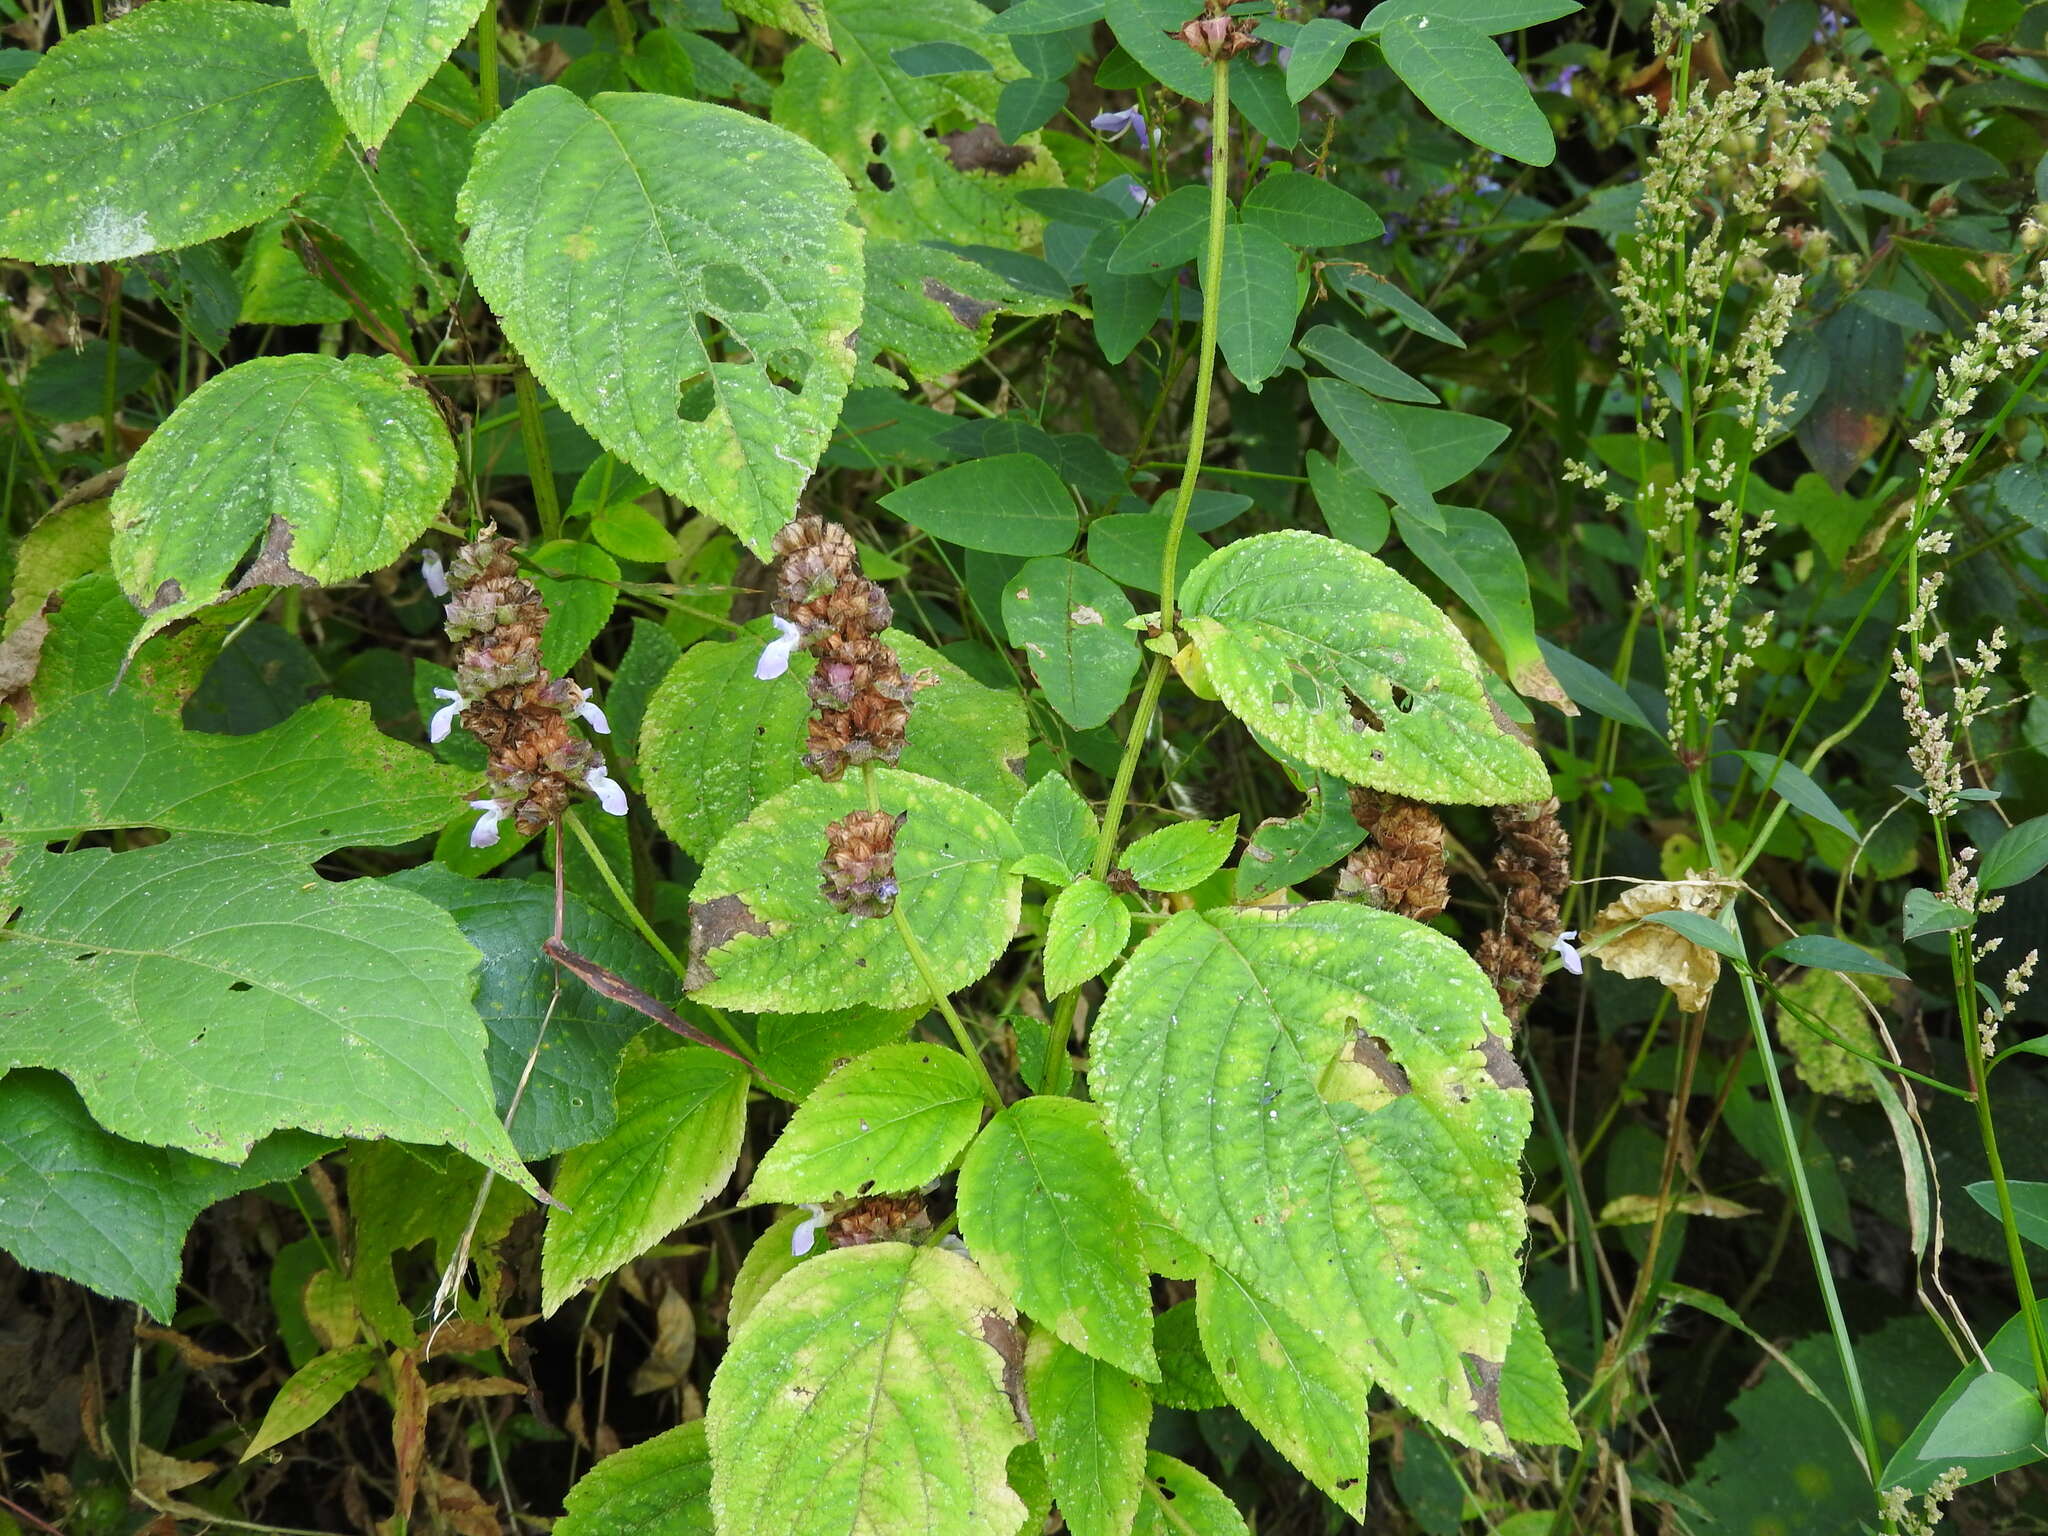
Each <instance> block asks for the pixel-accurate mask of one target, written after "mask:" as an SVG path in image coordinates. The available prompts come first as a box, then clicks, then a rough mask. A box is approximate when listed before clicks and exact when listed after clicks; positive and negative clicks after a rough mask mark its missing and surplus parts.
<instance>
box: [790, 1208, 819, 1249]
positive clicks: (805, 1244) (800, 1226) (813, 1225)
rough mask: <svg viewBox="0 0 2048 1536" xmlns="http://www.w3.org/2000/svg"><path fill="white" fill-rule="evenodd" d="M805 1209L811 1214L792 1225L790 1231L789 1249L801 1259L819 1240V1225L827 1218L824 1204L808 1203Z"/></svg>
mask: <svg viewBox="0 0 2048 1536" xmlns="http://www.w3.org/2000/svg"><path fill="white" fill-rule="evenodd" d="M804 1209H805V1210H807V1211H809V1212H810V1213H811V1214H810V1215H808V1216H806V1217H805V1218H804V1219H803V1220H802V1221H800V1222H798V1223H797V1224H796V1225H795V1226H794V1227H792V1228H791V1229H790V1233H789V1251H790V1253H791V1254H792V1255H794V1256H795V1257H797V1258H799V1259H800V1258H802V1257H803V1256H804V1255H805V1254H807V1253H809V1252H810V1251H811V1248H812V1246H813V1245H814V1244H816V1242H817V1241H818V1226H819V1224H820V1223H821V1222H823V1221H824V1219H825V1207H823V1206H822V1205H809V1204H807V1205H805V1206H804Z"/></svg>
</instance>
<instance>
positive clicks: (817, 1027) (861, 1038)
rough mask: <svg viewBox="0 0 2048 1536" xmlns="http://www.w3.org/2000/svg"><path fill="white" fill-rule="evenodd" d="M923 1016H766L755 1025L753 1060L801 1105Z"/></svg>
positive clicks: (901, 1011)
mask: <svg viewBox="0 0 2048 1536" xmlns="http://www.w3.org/2000/svg"><path fill="white" fill-rule="evenodd" d="M925 1012H926V1010H925V1009H924V1008H920V1007H910V1008H895V1009H888V1008H832V1009H828V1010H826V1011H825V1012H823V1013H764V1014H761V1015H760V1016H759V1017H758V1018H756V1019H755V1020H754V1060H755V1062H756V1064H757V1065H759V1067H760V1068H761V1070H762V1071H763V1072H766V1073H768V1074H769V1075H770V1076H771V1077H774V1078H775V1079H777V1080H778V1081H779V1082H781V1083H782V1084H784V1085H785V1086H786V1087H788V1088H789V1089H790V1091H791V1092H792V1093H794V1094H795V1095H796V1097H798V1098H799V1099H801V1098H804V1097H807V1096H808V1095H809V1094H810V1091H811V1090H812V1089H813V1088H815V1087H817V1086H818V1084H820V1083H822V1082H823V1081H824V1080H825V1079H826V1078H827V1077H830V1076H831V1075H832V1073H833V1072H834V1071H836V1070H837V1069H838V1068H839V1067H840V1066H842V1065H844V1064H845V1063H846V1062H847V1061H849V1060H851V1059H852V1058H853V1057H855V1056H858V1055H860V1054H861V1052H863V1051H870V1050H873V1049H874V1048H875V1047H876V1046H878V1045H894V1044H895V1043H896V1042H897V1041H899V1040H901V1039H902V1038H903V1037H904V1036H905V1035H907V1034H909V1033H910V1026H911V1025H913V1024H915V1023H916V1022H917V1021H918V1020H919V1019H920V1018H922V1017H923V1016H924V1014H925Z"/></svg>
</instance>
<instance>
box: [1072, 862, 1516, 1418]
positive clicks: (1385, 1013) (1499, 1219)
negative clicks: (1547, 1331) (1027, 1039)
mask: <svg viewBox="0 0 2048 1536" xmlns="http://www.w3.org/2000/svg"><path fill="white" fill-rule="evenodd" d="M1507 1040H1508V1024H1507V1020H1506V1018H1505V1017H1504V1016H1503V1015H1502V1013H1501V1011H1500V1004H1499V1002H1498V1000H1497V999H1496V998H1495V996H1494V992H1493V986H1492V983H1490V982H1489V981H1488V980H1487V979H1486V977H1485V975H1484V974H1483V973H1482V972H1481V971H1480V970H1479V968H1478V967H1477V966H1476V965H1474V964H1473V963H1472V961H1471V960H1470V959H1469V958H1468V957H1467V956H1466V955H1465V953H1464V951H1462V950H1461V949H1459V948H1458V947H1457V946H1456V945H1455V944H1453V943H1452V942H1451V941H1450V940H1449V939H1447V938H1445V937H1443V936H1442V935H1441V934H1438V933H1435V932H1434V931H1432V930H1430V929H1428V928H1425V927H1423V926H1422V925H1421V924H1419V923H1415V922H1412V921H1410V920H1409V919H1407V918H1404V917H1399V916H1396V915H1394V914H1392V913H1386V912H1377V911H1373V910H1370V909H1368V908H1364V907H1357V906H1351V905H1348V904H1339V903H1330V902H1324V903H1316V904H1311V905H1307V906H1298V907H1289V908H1270V907H1245V908H1238V909H1234V910H1232V909H1225V910H1219V911H1213V912H1201V913H1197V912H1184V913H1182V914H1181V915H1180V916H1178V917H1176V918H1174V919H1173V921H1172V922H1170V923H1168V924H1167V925H1166V926H1165V927H1164V928H1162V929H1160V930H1159V931H1158V932H1157V933H1155V934H1153V935H1152V937H1150V938H1149V939H1147V940H1146V941H1145V942H1144V943H1142V944H1140V945H1139V946H1138V948H1137V949H1136V950H1135V951H1134V952H1133V954H1132V956H1131V958H1130V960H1129V961H1127V962H1126V963H1125V965H1124V968H1123V970H1122V972H1120V973H1119V974H1118V976H1117V979H1116V981H1115V982H1114V983H1113V984H1112V985H1111V987H1110V989H1109V996H1108V997H1107V999H1105V1001H1104V1003H1103V1006H1102V1011H1101V1013H1100V1015H1099V1016H1098V1017H1097V1020H1096V1023H1095V1026H1094V1029H1093V1032H1092V1034H1091V1038H1090V1044H1091V1046H1092V1047H1093V1067H1092V1070H1091V1071H1090V1073H1089V1085H1090V1087H1091V1088H1092V1090H1093V1091H1094V1092H1095V1093H1096V1095H1097V1096H1098V1098H1099V1099H1100V1100H1101V1102H1102V1104H1103V1106H1104V1109H1105V1110H1106V1112H1107V1114H1108V1119H1109V1128H1110V1136H1111V1140H1112V1141H1114V1142H1115V1143H1116V1145H1117V1147H1118V1148H1119V1150H1120V1151H1121V1152H1122V1154H1123V1156H1124V1159H1125V1161H1126V1162H1127V1163H1128V1164H1129V1166H1130V1168H1131V1171H1132V1172H1133V1174H1135V1175H1136V1178H1137V1181H1138V1187H1139V1189H1140V1190H1141V1191H1142V1192H1143V1193H1144V1194H1145V1195H1146V1197H1147V1198H1148V1199H1150V1200H1151V1201H1152V1203H1153V1204H1155V1205H1157V1206H1158V1207H1159V1209H1160V1210H1161V1211H1162V1212H1164V1213H1165V1214H1166V1216H1167V1217H1168V1219H1169V1220H1171V1221H1172V1222H1173V1224H1174V1226H1175V1227H1176V1228H1178V1230H1179V1231H1180V1232H1181V1233H1182V1234H1183V1235H1184V1236H1186V1237H1188V1238H1189V1239H1191V1240H1192V1241H1193V1242H1195V1243H1196V1244H1197V1245H1198V1246H1200V1247H1201V1248H1203V1249H1204V1250H1205V1251H1206V1252H1207V1253H1208V1254H1209V1255H1210V1257H1211V1258H1212V1259H1214V1260H1215V1261H1216V1263H1218V1264H1220V1265H1222V1266H1223V1267H1224V1268H1226V1269H1228V1270H1229V1271H1230V1272H1231V1273H1232V1274H1233V1275H1235V1276H1236V1277H1237V1278H1238V1279H1239V1280H1240V1281H1242V1282H1243V1284H1244V1286H1245V1287H1246V1288H1247V1289H1248V1290H1250V1291H1251V1292H1252V1293H1253V1294H1254V1295H1256V1296H1258V1297H1259V1298H1260V1299H1262V1300H1264V1301H1266V1302H1269V1303H1272V1304H1274V1305H1277V1306H1279V1307H1280V1308H1282V1309H1283V1311H1284V1312H1285V1313H1286V1315H1287V1316H1288V1317H1289V1318H1291V1319H1292V1320H1293V1321H1294V1323H1295V1324H1296V1325H1297V1326H1298V1327H1300V1328H1302V1329H1305V1330H1307V1331H1308V1332H1309V1333H1310V1334H1311V1335H1313V1336H1314V1337H1316V1338H1317V1339H1319V1340H1321V1341H1323V1342H1324V1343H1325V1344H1326V1345H1327V1346H1328V1347H1329V1348H1330V1349H1331V1350H1332V1351H1333V1352H1335V1353H1336V1354H1337V1356H1338V1357H1339V1358H1340V1359H1342V1360H1343V1361H1344V1363H1345V1365H1346V1366H1347V1367H1348V1368H1349V1369H1351V1370H1352V1371H1354V1372H1357V1373H1359V1374H1360V1375H1361V1376H1364V1377H1368V1378H1370V1379H1374V1380H1377V1381H1378V1382H1379V1383H1380V1384H1381V1385H1382V1386H1383V1387H1385V1388H1386V1390H1387V1391H1388V1392H1390V1393H1392V1394H1393V1396H1394V1397H1395V1398H1396V1399H1398V1400H1399V1401H1400V1402H1402V1403H1403V1404H1404V1405H1406V1406H1407V1407H1408V1408H1409V1409H1411V1410H1412V1411H1413V1412H1415V1413H1416V1414H1417V1415H1418V1416H1420V1417H1421V1418H1423V1419H1424V1420H1426V1421H1427V1422H1428V1423H1430V1424H1431V1425H1433V1426H1434V1427H1436V1428H1437V1429H1439V1430H1442V1431H1443V1432H1445V1433H1447V1434H1450V1435H1453V1436H1455V1437H1457V1438H1458V1439H1460V1440H1463V1441H1465V1442H1466V1443H1468V1444H1472V1445H1476V1446H1480V1447H1483V1448H1491V1449H1493V1450H1495V1451H1505V1449H1506V1448H1507V1441H1506V1439H1505V1438H1504V1436H1503V1435H1502V1432H1501V1426H1500V1413H1499V1406H1498V1401H1497V1398H1498V1381H1499V1373H1500V1369H1501V1365H1502V1362H1503V1361H1504V1359H1505V1358H1506V1354H1507V1347H1508V1340H1509V1336H1510V1334H1511V1333H1512V1331H1513V1328H1514V1321H1515V1312H1516V1307H1517V1304H1518V1303H1517V1298H1518V1293H1519V1284H1518V1282H1519V1274H1520V1271H1519V1265H1518V1257H1519V1254H1520V1251H1521V1245H1522V1234H1523V1224H1524V1211H1523V1206H1522V1182H1521V1175H1520V1171H1519V1157H1520V1153H1521V1148H1522V1143H1523V1141H1524V1140H1525V1139H1526V1137H1527V1135H1528V1129H1529V1119H1530V1108H1529V1095H1528V1089H1527V1088H1526V1087H1525V1086H1524V1084H1523V1080H1522V1076H1521V1072H1520V1070H1519V1068H1517V1066H1516V1065H1515V1061H1514V1057H1513V1055H1512V1054H1511V1053H1510V1051H1509V1049H1508V1046H1507Z"/></svg>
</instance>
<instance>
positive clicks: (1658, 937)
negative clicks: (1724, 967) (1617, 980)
mask: <svg viewBox="0 0 2048 1536" xmlns="http://www.w3.org/2000/svg"><path fill="white" fill-rule="evenodd" d="M1720 907H1721V890H1720V887H1718V886H1716V885H1715V884H1713V883H1712V882H1711V881H1706V880H1653V881H1650V882H1648V883H1647V884H1644V885H1637V886H1632V887H1630V888H1629V889H1628V890H1626V891H1623V892H1622V893H1621V895H1620V896H1618V897H1616V898H1615V899H1614V900H1613V901H1611V902H1609V903H1608V904H1607V905H1606V906H1604V907H1602V908H1601V909H1600V911H1599V912H1598V913H1597V914H1596V915H1595V916H1594V918H1593V924H1592V927H1591V928H1590V929H1588V930H1587V938H1588V940H1589V947H1588V949H1587V953H1589V954H1590V955H1592V957H1593V958H1594V959H1595V960H1598V961H1599V962H1600V963H1601V964H1602V965H1604V966H1606V967H1607V968H1608V969H1609V970H1610V971H1613V972H1615V973H1616V974H1617V975H1620V976H1634V977H1644V976H1651V977H1655V978H1656V979H1657V980H1658V981H1661V982H1663V983H1664V985H1665V986H1666V987H1668V988H1670V990H1671V996H1672V1000H1673V1001H1675V1002H1676V1003H1677V1004H1678V1006H1679V1007H1680V1008H1682V1009H1683V1010H1684V1011H1685V1012H1687V1013H1696V1012H1698V1011H1699V1010H1700V1009H1702V1008H1704V1007H1706V1006H1707V997H1708V995H1709V994H1710V993H1712V991H1713V990H1714V983H1715V982H1716V981H1718V980H1720V977H1721V957H1720V956H1719V955H1717V954H1715V953H1714V952H1713V951H1712V950H1711V949H1704V948H1702V947H1701V946H1699V945H1698V944H1695V943H1693V941H1692V940H1690V939H1688V938H1686V937H1685V936H1684V935H1683V934H1681V933H1679V932H1678V931H1677V930H1675V929H1672V928H1667V927H1665V926H1664V925H1663V924H1662V923H1646V922H1644V921H1643V919H1644V918H1646V917H1648V916H1649V915H1650V914H1651V913H1653V912H1697V913H1699V914H1700V915H1701V916H1703V917H1711V916H1712V915H1713V914H1714V913H1715V912H1717V911H1719V910H1720ZM1629 924H1634V925H1635V926H1634V927H1628V925H1629ZM1623 928H1627V931H1626V932H1617V930H1619V929H1623ZM1607 935H1612V937H1605V936H1607Z"/></svg>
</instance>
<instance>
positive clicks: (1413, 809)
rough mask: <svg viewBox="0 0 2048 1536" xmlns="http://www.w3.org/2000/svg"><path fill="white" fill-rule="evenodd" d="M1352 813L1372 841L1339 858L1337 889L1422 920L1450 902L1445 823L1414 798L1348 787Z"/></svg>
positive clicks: (1368, 903) (1432, 915)
mask: <svg viewBox="0 0 2048 1536" xmlns="http://www.w3.org/2000/svg"><path fill="white" fill-rule="evenodd" d="M1351 813H1352V815H1354V816H1356V817H1357V818H1358V824H1359V825H1360V826H1361V827H1364V828H1365V830H1366V831H1367V832H1369V833H1371V834H1372V841H1371V842H1370V843H1369V844H1367V845H1366V846H1365V847H1363V848H1361V849H1359V850H1358V851H1357V852H1356V853H1354V854H1352V855H1351V857H1350V858H1348V859H1346V860H1345V861H1344V868H1343V869H1342V870H1340V871H1339V872H1338V875H1337V894H1338V895H1339V896H1351V897H1355V898H1357V899H1358V900H1360V901H1363V902H1364V903H1365V904H1366V905H1367V906H1370V907H1378V908H1379V909H1380V910H1381V911H1383V912H1399V913H1400V914H1401V915H1402V916H1404V917H1412V918H1414V919H1415V920H1416V921H1417V922H1420V923H1426V922H1428V921H1429V920H1430V919H1431V918H1432V917H1435V916H1437V915H1438V914H1439V913H1441V912H1442V911H1443V909H1444V908H1445V907H1447V906H1449V905H1450V901H1451V881H1450V876H1449V875H1447V874H1446V873H1445V872H1444V824H1443V823H1442V822H1441V821H1439V820H1437V816H1436V812H1435V811H1433V810H1431V809H1430V808H1429V807H1428V806H1426V805H1424V804H1423V803H1422V802H1421V801H1419V800H1407V799H1403V798H1402V797H1401V796H1399V795H1388V794H1382V793H1380V792H1379V791H1377V790H1371V789H1353V790H1352V791H1351Z"/></svg>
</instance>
